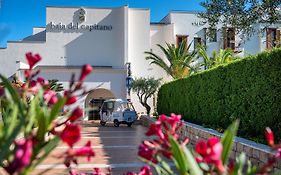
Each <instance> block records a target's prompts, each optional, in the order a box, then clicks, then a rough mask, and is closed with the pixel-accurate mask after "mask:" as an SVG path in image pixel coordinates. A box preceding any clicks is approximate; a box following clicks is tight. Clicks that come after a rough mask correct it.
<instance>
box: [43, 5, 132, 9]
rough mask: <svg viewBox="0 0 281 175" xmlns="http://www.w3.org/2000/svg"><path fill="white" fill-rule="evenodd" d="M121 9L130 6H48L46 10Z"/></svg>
mask: <svg viewBox="0 0 281 175" xmlns="http://www.w3.org/2000/svg"><path fill="white" fill-rule="evenodd" d="M121 7H128V5H122V6H119V7H111V8H110V7H94V6H55V5H54V6H53V5H47V6H46V8H90V9H118V8H121Z"/></svg>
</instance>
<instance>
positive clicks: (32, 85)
mask: <svg viewBox="0 0 281 175" xmlns="http://www.w3.org/2000/svg"><path fill="white" fill-rule="evenodd" d="M39 88H40V86H39V84H38V83H37V81H34V80H31V81H30V83H29V88H28V91H30V92H32V93H33V94H35V93H37V92H38V90H39Z"/></svg>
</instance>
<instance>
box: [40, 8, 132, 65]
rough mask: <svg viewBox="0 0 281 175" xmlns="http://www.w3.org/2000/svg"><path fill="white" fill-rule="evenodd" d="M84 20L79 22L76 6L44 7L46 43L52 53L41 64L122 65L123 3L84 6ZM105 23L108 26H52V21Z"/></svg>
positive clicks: (87, 23)
mask: <svg viewBox="0 0 281 175" xmlns="http://www.w3.org/2000/svg"><path fill="white" fill-rule="evenodd" d="M84 9H85V10H86V21H85V22H82V23H79V22H78V19H77V14H76V13H77V12H78V11H79V8H77V7H75V8H74V7H73V8H60V7H49V8H47V19H46V24H47V27H46V29H47V47H48V48H49V50H53V52H54V53H53V54H52V56H51V57H49V58H48V60H50V59H51V61H48V62H45V63H44V64H53V65H83V64H85V63H88V64H92V65H97V66H105V65H106V66H112V67H114V68H123V67H124V57H125V49H124V47H125V44H124V42H126V41H125V40H124V38H125V18H124V16H125V11H126V10H127V7H126V6H124V7H120V8H113V9H96V8H84ZM71 22H72V23H73V24H77V22H78V23H79V25H80V26H82V25H95V24H98V25H108V26H112V30H110V31H109V30H104V31H102V30H92V31H88V30H83V29H78V30H71V29H66V30H63V31H62V30H53V29H51V25H50V24H51V23H53V24H59V23H61V24H65V25H68V24H70V23H71Z"/></svg>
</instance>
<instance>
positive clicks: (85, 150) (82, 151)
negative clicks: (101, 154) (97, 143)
mask: <svg viewBox="0 0 281 175" xmlns="http://www.w3.org/2000/svg"><path fill="white" fill-rule="evenodd" d="M73 152H74V153H73V154H74V156H87V160H88V161H90V160H91V157H94V156H95V152H94V151H93V150H92V147H91V141H88V142H87V143H86V145H85V146H84V147H82V148H79V149H74V151H73Z"/></svg>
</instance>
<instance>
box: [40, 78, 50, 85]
mask: <svg viewBox="0 0 281 175" xmlns="http://www.w3.org/2000/svg"><path fill="white" fill-rule="evenodd" d="M37 82H38V83H39V84H41V86H47V85H48V84H49V81H48V80H45V79H44V78H43V77H38V78H37Z"/></svg>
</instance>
